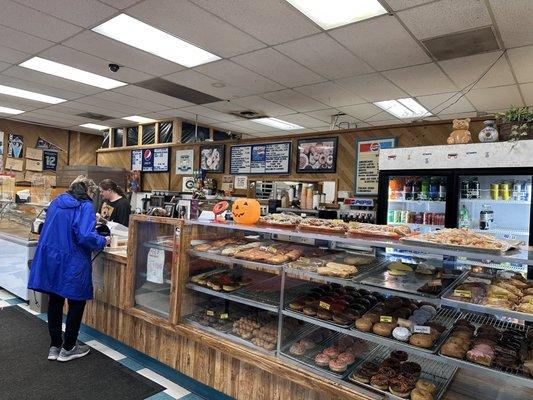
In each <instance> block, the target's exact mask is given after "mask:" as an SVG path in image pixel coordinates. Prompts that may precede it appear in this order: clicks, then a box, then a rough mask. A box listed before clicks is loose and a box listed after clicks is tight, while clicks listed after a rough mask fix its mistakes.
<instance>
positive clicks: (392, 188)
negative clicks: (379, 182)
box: [389, 178, 398, 200]
mask: <svg viewBox="0 0 533 400" xmlns="http://www.w3.org/2000/svg"><path fill="white" fill-rule="evenodd" d="M397 192H398V181H397V180H396V179H395V178H390V179H389V199H390V200H396V198H397V196H398V193H397Z"/></svg>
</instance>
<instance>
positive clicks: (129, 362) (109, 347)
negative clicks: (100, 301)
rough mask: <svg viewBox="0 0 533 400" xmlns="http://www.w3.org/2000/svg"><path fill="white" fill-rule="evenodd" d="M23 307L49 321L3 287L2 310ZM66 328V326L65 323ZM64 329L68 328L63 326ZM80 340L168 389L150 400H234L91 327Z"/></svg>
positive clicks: (0, 305)
mask: <svg viewBox="0 0 533 400" xmlns="http://www.w3.org/2000/svg"><path fill="white" fill-rule="evenodd" d="M12 306H14V307H21V308H22V309H24V310H26V311H27V312H29V313H31V314H33V315H36V316H37V317H39V318H41V319H42V320H44V321H46V314H44V313H43V314H39V313H37V312H35V311H33V310H30V308H29V307H28V305H27V304H26V302H24V301H23V300H21V299H20V298H18V297H16V296H15V295H13V294H11V293H9V292H7V291H5V290H3V289H1V288H0V308H3V307H12ZM63 325H64V324H63ZM63 328H64V327H63ZM79 340H81V341H82V342H85V343H86V344H88V345H89V346H91V347H92V348H94V349H95V350H98V351H100V352H102V353H103V354H105V355H107V356H108V357H110V358H112V359H113V360H115V361H118V362H119V363H121V364H122V365H124V366H126V367H128V368H129V369H131V370H132V371H135V372H137V373H138V374H141V375H143V376H145V377H146V378H148V379H151V380H152V381H154V382H157V383H158V384H160V385H161V386H163V387H165V390H164V391H162V392H160V393H158V394H156V395H154V396H151V397H148V398H147V400H172V399H180V400H211V399H217V400H219V399H220V400H231V399H232V398H231V397H229V396H226V395H225V394H223V393H221V392H218V391H216V390H214V389H213V388H211V387H209V386H206V385H204V384H202V383H200V382H198V381H195V380H194V379H192V378H189V377H188V376H186V375H184V374H181V373H180V372H178V371H176V370H174V369H172V368H170V367H168V366H166V365H164V364H162V363H160V362H158V361H157V360H155V359H153V358H151V357H148V356H146V355H144V354H142V353H140V352H139V351H137V350H135V349H133V348H131V347H128V346H126V345H124V344H122V343H120V342H119V341H117V340H115V339H113V338H111V337H109V336H106V335H104V334H102V333H100V332H98V331H96V330H94V329H92V328H90V327H88V326H85V325H83V326H82V327H81V329H80V335H79Z"/></svg>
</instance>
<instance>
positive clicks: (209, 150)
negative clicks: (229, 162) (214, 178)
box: [200, 144, 224, 172]
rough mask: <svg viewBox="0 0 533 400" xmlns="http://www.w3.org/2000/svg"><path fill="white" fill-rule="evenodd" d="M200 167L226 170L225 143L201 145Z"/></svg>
mask: <svg viewBox="0 0 533 400" xmlns="http://www.w3.org/2000/svg"><path fill="white" fill-rule="evenodd" d="M200 168H201V169H203V170H205V171H211V172H224V145H223V144H212V145H203V146H200Z"/></svg>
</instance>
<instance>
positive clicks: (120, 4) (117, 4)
mask: <svg viewBox="0 0 533 400" xmlns="http://www.w3.org/2000/svg"><path fill="white" fill-rule="evenodd" d="M100 1H101V2H102V3H105V4H107V5H110V6H111V7H114V8H116V9H118V10H122V9H124V8H128V7H130V6H132V5H134V4H135V3H138V2H139V0H100Z"/></svg>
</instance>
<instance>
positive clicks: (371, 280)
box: [357, 263, 466, 299]
mask: <svg viewBox="0 0 533 400" xmlns="http://www.w3.org/2000/svg"><path fill="white" fill-rule="evenodd" d="M388 264H389V263H387V264H385V265H382V266H381V267H380V268H377V269H375V270H374V271H372V273H371V274H369V275H368V276H366V277H363V278H362V279H358V280H357V281H358V282H359V283H361V284H364V285H368V286H375V287H378V288H385V289H389V290H394V291H396V292H399V295H401V293H410V294H412V295H416V296H417V297H420V298H430V299H439V298H440V296H441V295H442V293H444V292H445V291H446V289H447V288H448V287H449V286H451V285H453V284H454V283H455V282H456V281H457V280H458V279H459V278H461V276H462V275H464V274H465V273H466V272H463V271H457V270H453V271H454V272H453V273H450V272H448V273H447V274H445V275H446V277H450V278H451V279H453V280H452V281H451V282H450V284H449V286H447V287H443V288H442V290H441V291H440V292H439V293H437V294H435V295H433V294H428V293H423V292H419V291H418V289H420V288H421V287H422V286H424V285H425V284H426V283H428V282H431V281H432V280H434V279H437V278H436V277H435V275H424V274H417V273H416V272H410V273H408V274H407V275H404V276H392V275H390V274H388V273H387V271H388V268H387V266H388ZM413 269H415V271H416V265H413Z"/></svg>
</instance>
